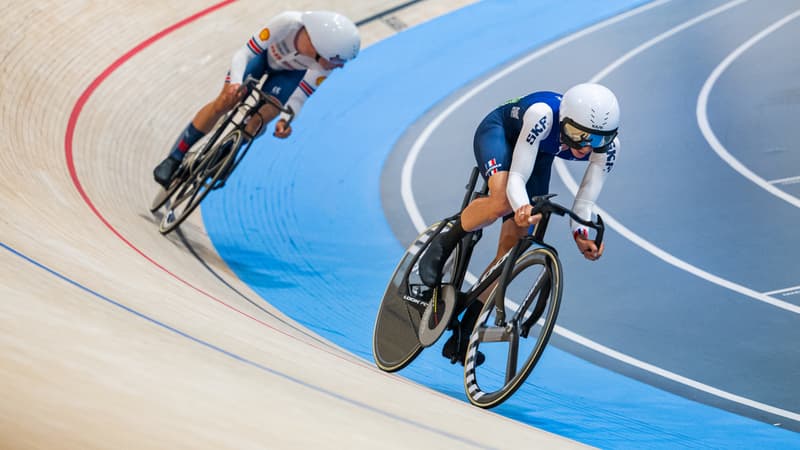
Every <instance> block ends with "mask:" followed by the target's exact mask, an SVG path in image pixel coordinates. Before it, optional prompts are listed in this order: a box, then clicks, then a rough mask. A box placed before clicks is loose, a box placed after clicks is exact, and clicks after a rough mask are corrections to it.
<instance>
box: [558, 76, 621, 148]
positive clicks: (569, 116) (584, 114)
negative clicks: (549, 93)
mask: <svg viewBox="0 0 800 450" xmlns="http://www.w3.org/2000/svg"><path fill="white" fill-rule="evenodd" d="M559 116H560V118H559V121H560V123H561V142H562V143H564V144H567V145H569V146H570V147H572V148H581V147H585V146H587V145H590V146H591V147H592V148H594V149H595V150H596V151H600V152H602V151H604V150H605V149H606V148H608V146H609V144H611V142H613V141H614V138H615V137H617V129H618V128H619V103H617V97H616V96H615V95H614V93H613V92H611V90H610V89H608V88H607V87H605V86H602V85H600V84H596V83H583V84H578V85H576V86H573V87H571V88H570V89H569V90H567V92H565V93H564V96H563V97H562V98H561V106H560V108H559Z"/></svg>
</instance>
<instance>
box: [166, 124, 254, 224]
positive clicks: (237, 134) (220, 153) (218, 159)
mask: <svg viewBox="0 0 800 450" xmlns="http://www.w3.org/2000/svg"><path fill="white" fill-rule="evenodd" d="M241 142H242V133H241V131H240V130H233V131H231V132H230V133H228V134H227V135H225V137H224V138H222V139H220V140H218V141H217V142H216V143H215V144H214V145H213V146H212V147H211V149H209V150H208V151H207V152H203V153H202V154H201V155H199V156H198V157H197V159H196V160H195V161H194V162H193V163H192V164H191V166H190V167H189V170H188V173H187V175H186V176H185V178H184V179H183V180H182V182H181V183H178V185H177V186H174V187H173V186H170V189H168V190H167V191H168V192H169V191H171V193H169V195H168V197H167V200H165V201H164V202H163V204H167V211H166V213H165V214H164V217H163V218H162V219H161V223H160V224H159V228H158V230H159V231H160V232H161V233H162V234H167V233H169V232H170V231H172V230H174V229H175V228H177V227H178V226H179V225H180V224H181V223H183V221H184V220H186V218H188V217H189V215H190V214H191V213H192V212H193V211H194V210H195V208H197V207H198V206H199V205H200V202H202V201H203V199H204V198H205V197H206V195H208V193H209V192H211V191H212V190H214V188H215V187H217V185H218V183H219V182H222V181H224V179H225V178H226V177H227V175H228V171H229V169H230V167H231V166H232V164H233V162H234V157H235V156H236V152H237V151H238V149H239V145H241Z"/></svg>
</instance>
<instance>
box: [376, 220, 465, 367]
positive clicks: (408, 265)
mask: <svg viewBox="0 0 800 450" xmlns="http://www.w3.org/2000/svg"><path fill="white" fill-rule="evenodd" d="M438 227H439V223H436V224H433V225H431V226H430V227H429V228H428V229H426V230H425V231H423V232H422V233H421V234H420V235H419V236H417V238H416V239H415V240H414V242H413V243H412V244H411V245H410V246H409V247H408V249H407V250H406V252H405V254H404V255H403V257H402V258H401V259H400V263H398V264H397V267H396V268H395V270H394V273H393V274H392V278H391V279H390V280H389V285H388V286H387V287H386V291H385V292H384V294H383V299H382V300H381V306H380V308H379V309H378V315H377V318H376V320H375V328H374V330H373V335H372V355H373V357H374V359H375V363H376V365H377V366H378V367H379V368H380V369H381V370H384V371H386V372H395V371H397V370H400V369H402V368H403V367H405V366H407V365H408V364H409V363H411V361H413V360H414V359H415V358H416V357H417V355H419V353H420V352H421V351H422V349H423V348H425V347H427V346H429V345H431V344H433V342H435V341H436V339H438V337H439V336H441V335H442V333H444V331H445V329H446V327H447V324H448V322H449V321H450V317H451V316H452V313H453V306H454V301H453V302H449V303H448V305H450V306H449V307H448V308H445V303H444V302H443V301H442V296H441V293H440V292H435V291H434V290H433V289H430V288H428V287H427V286H425V285H424V284H423V283H422V281H421V280H420V278H419V268H418V264H417V263H418V261H419V258H420V256H421V255H422V253H423V252H421V251H420V250H421V249H422V248H424V247H425V245H426V244H427V243H428V241H429V240H430V239H431V238H432V237H433V235H434V233H435V232H436V229H437V228H438ZM447 227H450V225H449V224H448V225H445V228H444V229H443V232H444V231H446V229H447ZM460 252H461V244H460V243H459V244H458V246H457V247H456V250H455V251H453V254H452V255H451V256H450V258H449V259H448V262H447V263H446V264H445V268H444V270H443V277H442V284H444V285H446V286H447V289H450V290H452V287H451V286H449V285H447V283H450V282H451V281H452V279H453V276H454V272H455V267H456V265H455V264H454V262H455V261H457V258H458V257H459V255H460ZM451 298H452V299H453V300H454V299H455V294H454V292H453V293H452V297H451ZM440 306H441V308H440ZM423 317H425V319H424V320H423ZM423 324H424V325H423ZM421 328H422V329H423V330H427V331H423V336H424V337H425V338H426V339H425V340H426V344H425V345H423V344H422V343H421V342H420V329H421ZM434 333H438V335H434ZM428 342H429V343H428Z"/></svg>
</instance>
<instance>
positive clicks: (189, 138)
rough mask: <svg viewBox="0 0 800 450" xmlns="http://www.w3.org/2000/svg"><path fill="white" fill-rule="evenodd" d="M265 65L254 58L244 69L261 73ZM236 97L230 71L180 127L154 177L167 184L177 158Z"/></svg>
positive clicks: (254, 73)
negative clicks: (215, 93) (221, 83)
mask: <svg viewBox="0 0 800 450" xmlns="http://www.w3.org/2000/svg"><path fill="white" fill-rule="evenodd" d="M266 68H267V60H266V58H260V57H259V58H253V59H252V60H250V63H249V64H248V65H247V69H246V70H245V77H247V75H253V76H255V77H261V76H262V75H263V74H264V72H265V71H266ZM238 101H239V97H238V96H237V95H236V94H235V92H234V91H233V90H232V89H231V88H230V71H229V72H228V75H226V77H225V83H224V84H223V86H222V89H221V90H220V92H219V94H217V96H216V97H215V98H214V99H213V100H211V101H210V102H208V103H206V104H205V105H203V107H202V108H200V110H199V111H197V113H196V114H195V115H194V117H193V118H192V121H191V122H189V124H188V125H187V126H186V128H184V129H183V131H181V134H180V135H179V136H178V139H176V140H175V143H174V144H173V145H172V148H171V149H170V151H169V154H168V155H167V158H165V159H164V160H163V161H161V163H160V164H159V165H158V166H156V168H155V169H154V170H153V177H154V178H155V180H156V181H157V182H158V183H159V184H161V185H163V186H165V187H166V186H167V185H169V182H170V181H171V179H172V176H173V175H174V174H175V171H177V170H178V167H179V166H180V162H181V161H182V160H183V157H184V156H185V155H186V152H188V151H189V149H190V148H191V147H192V146H193V145H194V144H195V143H196V142H197V141H199V140H200V139H201V138H202V137H203V136H205V135H206V134H208V132H210V131H211V130H212V129H213V128H214V125H215V124H216V123H217V121H219V119H220V118H221V117H222V116H224V115H225V114H226V113H227V112H228V111H230V110H231V108H233V107H234V106H235V105H236V104H237V103H238Z"/></svg>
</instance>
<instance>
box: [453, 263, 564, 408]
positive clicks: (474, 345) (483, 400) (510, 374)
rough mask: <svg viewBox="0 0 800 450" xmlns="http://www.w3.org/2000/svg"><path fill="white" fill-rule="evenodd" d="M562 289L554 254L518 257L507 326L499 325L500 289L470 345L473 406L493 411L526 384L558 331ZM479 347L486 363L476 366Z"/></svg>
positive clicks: (468, 386)
mask: <svg viewBox="0 0 800 450" xmlns="http://www.w3.org/2000/svg"><path fill="white" fill-rule="evenodd" d="M561 291H562V271H561V262H560V261H559V259H558V256H557V255H556V254H555V252H553V251H552V250H550V249H548V248H544V247H542V248H535V249H533V250H530V251H528V252H526V253H524V254H523V255H522V256H520V257H519V258H518V259H517V261H516V263H515V265H514V269H513V271H512V275H511V280H510V281H509V282H508V285H507V287H506V292H505V294H506V295H505V299H504V302H503V304H504V308H505V314H506V321H505V323H498V318H497V307H496V306H495V302H494V298H495V294H496V293H497V292H498V287H495V289H494V291H493V292H492V295H491V296H490V297H489V301H487V302H486V304H485V305H484V306H483V309H482V310H481V315H480V316H479V318H478V321H477V322H476V324H475V328H474V329H473V331H472V335H471V336H470V342H469V346H468V347H467V357H466V361H465V364H464V389H465V391H466V393H467V397H468V398H469V401H470V402H471V403H472V404H473V405H476V406H479V407H481V408H493V407H495V406H497V405H499V404H501V403H502V402H504V401H505V400H507V399H508V398H509V397H511V395H512V394H514V392H515V391H516V390H517V389H518V388H519V387H520V386H521V385H522V383H524V382H525V379H526V378H527V377H528V375H529V374H530V373H531V371H532V370H533V368H534V366H535V365H536V363H537V362H538V361H539V358H540V357H541V356H542V353H543V352H544V349H545V347H546V346H547V342H548V340H549V339H550V334H551V333H552V332H553V328H554V327H555V324H556V317H557V316H558V308H559V306H560V303H561ZM478 349H480V351H481V352H483V354H484V355H485V357H486V360H485V362H484V363H483V364H482V365H481V366H477V367H476V366H475V354H476V352H477V351H478Z"/></svg>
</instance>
